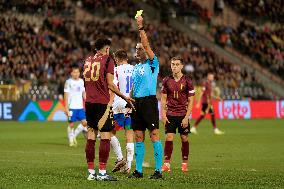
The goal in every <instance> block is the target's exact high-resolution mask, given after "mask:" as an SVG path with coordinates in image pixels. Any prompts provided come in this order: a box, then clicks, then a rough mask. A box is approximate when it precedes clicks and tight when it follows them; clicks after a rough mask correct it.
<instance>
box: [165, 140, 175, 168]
mask: <svg viewBox="0 0 284 189" xmlns="http://www.w3.org/2000/svg"><path fill="white" fill-rule="evenodd" d="M172 152H173V141H166V142H165V149H164V153H165V154H164V156H165V163H170V161H171V157H172Z"/></svg>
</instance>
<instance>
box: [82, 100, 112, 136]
mask: <svg viewBox="0 0 284 189" xmlns="http://www.w3.org/2000/svg"><path fill="white" fill-rule="evenodd" d="M85 108H86V120H87V124H88V127H89V128H92V129H94V130H95V131H98V130H99V131H100V132H110V131H112V130H113V128H114V126H113V112H112V109H111V107H109V106H108V105H107V104H98V103H90V102H86V103H85Z"/></svg>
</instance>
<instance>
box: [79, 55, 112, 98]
mask: <svg viewBox="0 0 284 189" xmlns="http://www.w3.org/2000/svg"><path fill="white" fill-rule="evenodd" d="M113 72H114V61H113V59H112V58H111V57H110V56H108V55H103V54H101V53H97V54H95V55H94V56H90V57H88V58H87V59H86V60H85V64H84V72H83V75H84V81H85V89H86V102H91V103H99V104H108V103H109V101H110V95H109V89H108V84H107V79H106V74H107V73H110V74H113Z"/></svg>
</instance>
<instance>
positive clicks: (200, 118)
mask: <svg viewBox="0 0 284 189" xmlns="http://www.w3.org/2000/svg"><path fill="white" fill-rule="evenodd" d="M204 117H205V116H204V115H200V116H199V118H198V119H197V120H196V122H195V124H194V127H195V128H196V127H197V126H198V124H199V123H200V121H201V120H202V119H203V118H204Z"/></svg>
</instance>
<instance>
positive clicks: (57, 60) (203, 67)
mask: <svg viewBox="0 0 284 189" xmlns="http://www.w3.org/2000/svg"><path fill="white" fill-rule="evenodd" d="M27 2H29V3H30V2H38V3H43V2H41V1H27ZM48 2H49V1H48ZM52 2H57V1H52ZM126 2H128V1H127V0H125V1H115V0H113V1H96V3H94V1H88V0H83V1H80V2H79V5H80V6H81V7H82V8H84V7H85V6H87V7H88V11H90V9H89V8H90V7H93V8H98V9H99V8H100V7H108V6H109V5H111V6H116V5H117V4H116V3H122V4H121V5H122V8H125V4H123V3H126ZM74 3H75V4H76V6H78V1H74ZM91 4H92V6H91ZM63 5H64V6H65V5H66V4H65V3H64V4H63ZM43 6H46V4H45V3H44V4H43ZM68 6H69V5H68ZM111 6H110V7H111ZM35 7H37V6H35ZM36 9H38V8H36ZM69 9H70V12H73V11H74V10H73V9H72V8H71V5H70V7H69ZM53 12H54V13H55V12H56V10H54V11H53ZM45 15H46V16H45V19H44V20H43V22H42V24H41V25H40V26H38V25H34V24H29V23H27V22H25V21H21V19H19V18H16V17H13V16H9V17H5V16H3V15H2V16H0V22H1V25H0V71H1V72H0V81H1V82H4V83H24V82H26V81H32V82H33V83H35V84H36V85H40V86H41V85H49V84H51V85H52V86H53V87H54V88H53V89H52V90H57V93H58V94H62V93H63V86H64V81H65V79H66V78H67V77H68V74H69V66H70V65H71V64H73V63H77V64H79V65H80V66H82V65H83V63H84V58H85V57H86V56H88V55H90V54H92V53H93V48H92V46H93V43H94V41H95V39H96V38H97V37H98V36H100V35H105V36H108V37H109V38H111V39H112V44H113V48H112V49H113V51H115V50H117V49H120V48H123V49H126V50H127V51H128V54H129V61H130V63H131V64H135V63H136V60H135V58H134V56H135V45H136V43H137V42H138V41H139V36H138V32H137V26H136V23H135V21H134V20H133V19H129V18H127V17H126V18H119V19H108V18H105V19H99V18H98V17H96V18H95V19H92V20H84V19H83V20H79V21H76V20H75V19H74V18H73V17H65V16H64V15H63V16H62V17H61V16H58V15H57V14H50V15H48V14H45ZM145 28H146V31H147V33H148V36H149V39H150V43H151V45H152V47H153V49H154V52H155V53H156V54H157V55H158V57H159V61H160V76H159V80H160V81H161V79H162V78H163V77H164V76H166V75H168V74H170V62H169V60H170V58H171V57H173V56H177V55H180V56H182V58H183V59H184V62H185V70H184V71H185V72H186V74H188V75H190V76H191V77H192V78H193V80H194V82H195V84H200V83H201V82H202V81H203V79H204V78H205V76H206V74H207V72H208V71H210V72H213V73H214V74H215V75H216V82H217V85H218V86H220V87H221V89H222V90H223V91H224V93H226V91H229V92H228V93H232V92H230V90H233V93H236V98H241V97H242V96H252V94H250V92H248V94H245V93H246V92H244V93H239V92H238V89H239V88H244V87H250V89H251V91H253V90H252V89H254V88H255V90H254V91H258V92H257V93H256V95H255V98H259V97H260V96H261V95H264V93H265V90H264V88H263V86H262V85H260V84H259V82H258V81H257V78H256V77H255V76H254V73H253V72H250V71H248V70H246V69H243V68H241V67H240V66H238V65H234V64H232V63H230V61H228V60H225V59H223V58H220V57H218V56H217V55H216V54H215V53H214V52H213V51H211V50H210V49H206V48H203V47H201V46H199V44H198V43H196V42H195V41H194V40H192V39H191V38H190V37H189V36H188V35H186V34H185V33H182V32H180V31H178V30H177V29H175V28H172V27H170V26H169V25H168V24H166V23H159V24H158V23H155V22H151V23H150V22H149V21H146V26H145ZM248 91H249V90H248ZM228 95H229V94H228ZM225 98H226V97H225ZM227 98H230V96H228V97H227ZM261 98H262V97H261ZM264 98H267V97H264Z"/></svg>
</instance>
